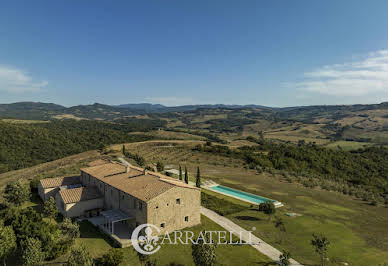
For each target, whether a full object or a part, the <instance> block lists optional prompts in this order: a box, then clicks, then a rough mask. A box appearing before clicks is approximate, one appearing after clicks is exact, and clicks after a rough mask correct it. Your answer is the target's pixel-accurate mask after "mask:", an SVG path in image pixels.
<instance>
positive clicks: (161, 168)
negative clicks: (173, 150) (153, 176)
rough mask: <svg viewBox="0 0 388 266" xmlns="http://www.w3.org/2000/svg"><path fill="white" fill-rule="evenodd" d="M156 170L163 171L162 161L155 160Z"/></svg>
mask: <svg viewBox="0 0 388 266" xmlns="http://www.w3.org/2000/svg"><path fill="white" fill-rule="evenodd" d="M156 170H157V171H158V172H162V171H164V164H163V163H162V162H157V164H156Z"/></svg>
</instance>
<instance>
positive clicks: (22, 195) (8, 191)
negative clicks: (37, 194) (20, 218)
mask: <svg viewBox="0 0 388 266" xmlns="http://www.w3.org/2000/svg"><path fill="white" fill-rule="evenodd" d="M3 197H4V199H5V200H6V201H7V202H8V203H11V204H15V205H17V206H19V205H21V204H22V203H23V202H25V201H27V200H29V199H30V189H29V187H28V186H27V185H25V184H22V182H20V181H19V180H18V181H15V182H12V183H9V184H7V186H6V187H5V189H4V193H3Z"/></svg>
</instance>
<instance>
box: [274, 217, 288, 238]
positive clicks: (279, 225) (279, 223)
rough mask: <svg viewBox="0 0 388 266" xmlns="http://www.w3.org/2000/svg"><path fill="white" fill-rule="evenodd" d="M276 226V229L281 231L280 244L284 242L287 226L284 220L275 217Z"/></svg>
mask: <svg viewBox="0 0 388 266" xmlns="http://www.w3.org/2000/svg"><path fill="white" fill-rule="evenodd" d="M274 226H275V228H277V229H279V231H280V241H279V242H280V243H281V242H283V235H284V234H285V232H286V226H285V224H284V222H283V219H282V218H280V217H279V216H275V221H274Z"/></svg>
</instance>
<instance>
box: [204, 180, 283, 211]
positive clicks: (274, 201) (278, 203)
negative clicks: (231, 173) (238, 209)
mask: <svg viewBox="0 0 388 266" xmlns="http://www.w3.org/2000/svg"><path fill="white" fill-rule="evenodd" d="M216 186H223V185H219V184H217V185H214V186H210V187H203V188H204V189H207V190H210V191H213V192H215V193H219V194H222V195H224V196H228V197H231V198H234V199H238V200H241V201H245V202H248V203H251V204H255V205H260V203H257V202H254V201H250V200H247V199H242V198H239V197H236V196H233V195H229V194H226V193H223V192H220V191H217V190H213V189H211V188H212V187H216ZM223 187H226V186H223ZM231 189H234V188H231ZM234 190H238V189H234ZM241 191H242V190H241ZM242 192H244V193H248V194H251V195H254V196H258V195H255V194H252V193H249V192H245V191H242ZM259 197H262V196H259ZM262 198H265V199H268V200H273V203H274V205H275V208H280V207H283V206H284V204H283V203H281V202H280V201H277V200H274V199H270V198H267V197H262ZM275 203H277V204H275Z"/></svg>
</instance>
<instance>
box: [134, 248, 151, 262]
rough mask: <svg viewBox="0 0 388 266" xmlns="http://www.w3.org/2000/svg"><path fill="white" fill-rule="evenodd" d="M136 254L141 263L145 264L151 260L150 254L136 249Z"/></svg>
mask: <svg viewBox="0 0 388 266" xmlns="http://www.w3.org/2000/svg"><path fill="white" fill-rule="evenodd" d="M136 255H137V257H138V259H139V262H140V264H141V265H144V264H145V263H146V262H147V261H149V256H148V255H145V254H143V253H140V252H138V251H136Z"/></svg>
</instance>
